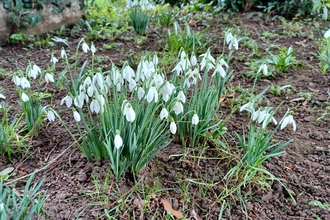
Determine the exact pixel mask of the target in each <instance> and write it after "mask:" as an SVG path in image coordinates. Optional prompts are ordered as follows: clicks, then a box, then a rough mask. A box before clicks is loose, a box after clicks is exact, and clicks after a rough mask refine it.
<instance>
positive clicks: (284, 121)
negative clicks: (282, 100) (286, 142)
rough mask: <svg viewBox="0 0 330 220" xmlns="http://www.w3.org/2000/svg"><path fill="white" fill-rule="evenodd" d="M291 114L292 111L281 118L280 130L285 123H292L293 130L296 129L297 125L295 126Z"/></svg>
mask: <svg viewBox="0 0 330 220" xmlns="http://www.w3.org/2000/svg"><path fill="white" fill-rule="evenodd" d="M292 114H293V113H292V112H290V113H289V115H288V116H286V117H285V118H284V119H283V121H282V124H281V130H282V129H283V128H285V127H286V126H287V125H289V124H292V128H293V131H296V128H297V127H296V122H295V121H294V119H293V115H292Z"/></svg>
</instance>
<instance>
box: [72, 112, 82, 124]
mask: <svg viewBox="0 0 330 220" xmlns="http://www.w3.org/2000/svg"><path fill="white" fill-rule="evenodd" d="M73 118H74V120H76V122H80V120H81V117H80V114H79V112H77V111H76V110H75V111H74V112H73Z"/></svg>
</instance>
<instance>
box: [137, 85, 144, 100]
mask: <svg viewBox="0 0 330 220" xmlns="http://www.w3.org/2000/svg"><path fill="white" fill-rule="evenodd" d="M144 94H145V91H144V89H143V88H142V87H139V89H138V99H139V100H141V99H142V98H143V96H144Z"/></svg>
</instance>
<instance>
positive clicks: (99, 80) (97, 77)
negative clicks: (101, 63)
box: [93, 72, 104, 91]
mask: <svg viewBox="0 0 330 220" xmlns="http://www.w3.org/2000/svg"><path fill="white" fill-rule="evenodd" d="M93 82H94V84H95V83H96V84H97V85H98V86H99V88H100V89H101V91H103V89H104V79H103V75H102V73H100V72H97V73H96V74H95V75H94V76H93Z"/></svg>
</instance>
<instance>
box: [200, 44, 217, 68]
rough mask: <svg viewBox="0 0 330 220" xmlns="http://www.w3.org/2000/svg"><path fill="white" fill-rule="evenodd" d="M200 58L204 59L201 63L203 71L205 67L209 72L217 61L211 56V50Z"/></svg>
mask: <svg viewBox="0 0 330 220" xmlns="http://www.w3.org/2000/svg"><path fill="white" fill-rule="evenodd" d="M200 57H203V59H202V62H201V70H203V69H204V68H205V67H206V70H207V71H209V70H210V69H213V68H214V64H215V59H214V57H213V56H212V55H211V52H210V49H208V50H207V51H206V53H204V54H202V55H200Z"/></svg>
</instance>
